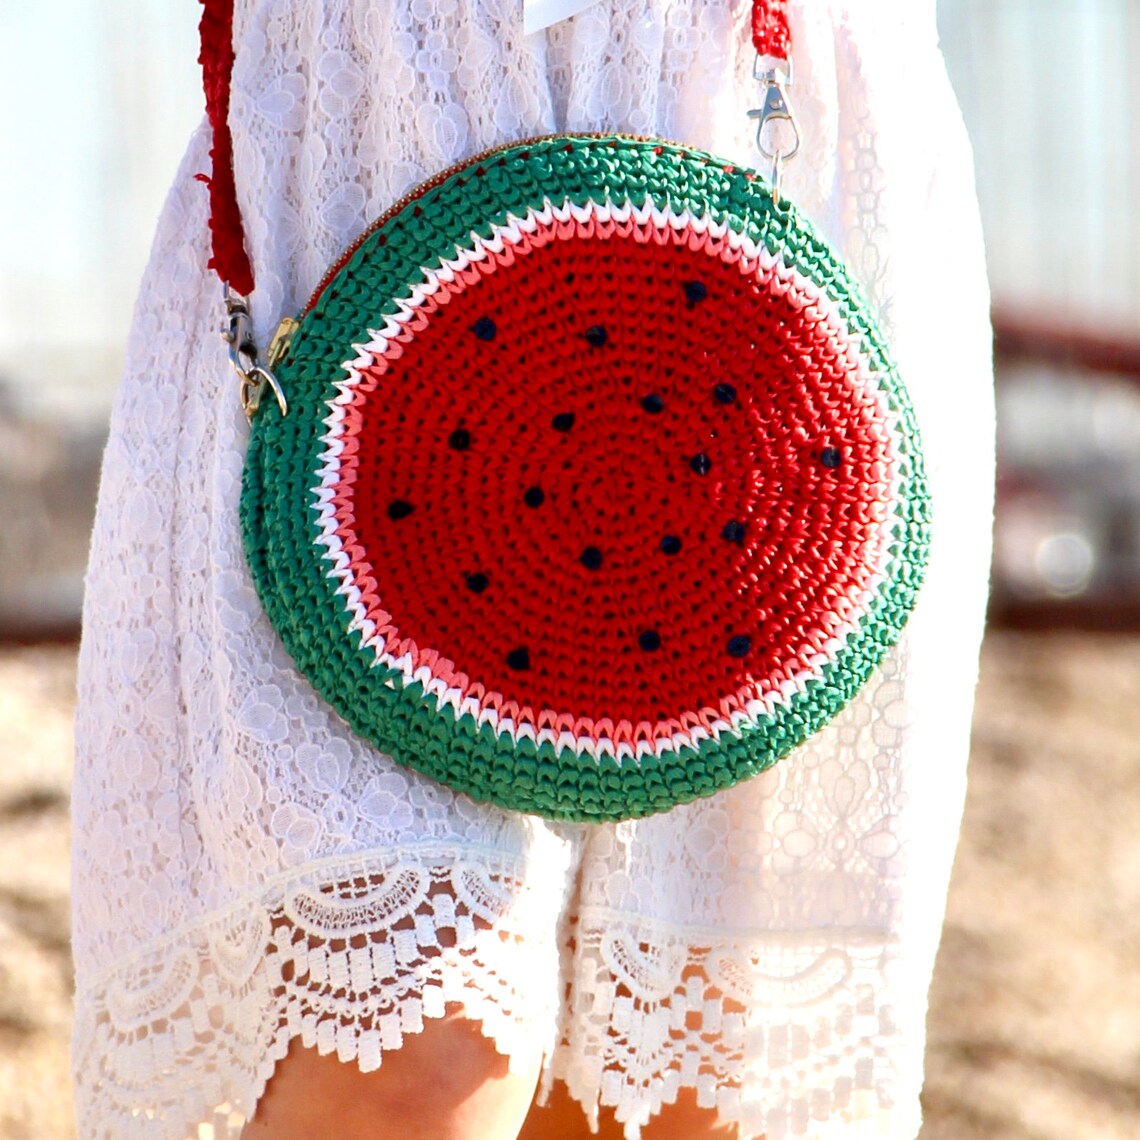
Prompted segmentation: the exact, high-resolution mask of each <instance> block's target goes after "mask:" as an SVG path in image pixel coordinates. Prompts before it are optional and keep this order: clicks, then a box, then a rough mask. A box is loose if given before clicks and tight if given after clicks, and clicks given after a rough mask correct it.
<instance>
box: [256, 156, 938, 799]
mask: <svg viewBox="0 0 1140 1140" xmlns="http://www.w3.org/2000/svg"><path fill="white" fill-rule="evenodd" d="M278 372H279V378H280V380H281V382H282V384H283V385H284V386H285V388H286V392H287V395H288V398H289V401H290V405H291V411H290V413H289V414H288V415H286V416H284V417H282V416H281V414H280V413H279V412H278V411H277V410H275V409H273V410H271V409H269V408H268V407H264V408H263V409H262V410H261V411H260V412H259V414H258V416H257V418H256V421H255V429H254V435H253V438H252V441H251V446H250V451H249V455H248V457H247V465H246V474H245V483H244V492H243V502H242V512H243V524H244V533H245V544H246V551H247V555H248V558H249V561H250V566H251V569H252V571H253V576H254V579H255V582H256V584H257V587H258V591H259V594H260V596H261V598H262V601H263V603H264V605H265V607H266V611H267V613H268V614H269V616H270V618H271V620H272V621H273V623H274V625H275V627H276V628H277V630H278V632H279V633H280V635H281V637H282V640H283V641H284V644H285V646H286V648H287V649H288V650H289V652H290V654H291V655H292V656H293V658H294V659H295V660H296V662H297V664H298V666H299V667H300V669H301V670H302V671H303V672H304V673H305V674H306V675H307V676H309V678H310V679H311V680H312V681H313V683H314V684H315V686H316V687H317V688H318V690H319V691H320V692H321V693H322V695H323V696H324V697H325V699H327V700H328V701H329V703H330V704H331V705H332V706H333V707H334V708H335V709H337V711H338V712H339V713H340V714H341V715H342V716H343V717H344V718H345V719H346V720H347V721H348V722H349V724H350V725H352V727H353V728H354V730H355V731H357V732H358V733H360V734H361V735H362V736H363V737H364V738H365V739H367V740H370V741H372V742H373V743H375V744H376V745H377V746H378V747H380V748H382V749H383V750H384V751H386V752H388V753H389V754H391V755H392V756H393V757H394V758H395V759H397V760H399V761H400V762H401V763H404V764H407V765H409V766H411V767H414V768H416V769H417V770H419V771H422V772H425V773H426V774H428V775H430V776H432V777H434V778H436V779H439V780H441V781H443V782H444V783H447V784H449V785H450V786H451V787H453V788H456V789H457V790H461V791H464V792H466V793H467V794H469V795H471V796H472V797H473V798H475V799H478V800H484V801H491V802H494V803H497V804H499V805H501V806H505V807H509V808H513V809H517V810H521V811H526V812H536V813H538V814H541V815H545V816H547V817H550V818H556V819H569V820H578V821H601V820H611V819H621V818H629V817H635V816H641V815H646V814H650V813H653V812H657V811H661V810H665V809H668V808H670V807H672V806H674V805H675V804H677V803H681V802H685V801H688V800H691V799H694V798H697V797H700V796H705V795H710V794H712V793H713V792H715V791H716V790H718V789H720V788H723V787H727V786H729V785H731V784H733V783H736V782H737V781H739V780H741V779H743V778H746V777H748V776H751V775H754V774H756V773H757V772H760V771H762V770H764V769H765V768H767V767H769V766H770V765H771V764H773V763H774V762H775V761H777V760H778V759H780V758H781V757H782V756H784V755H786V754H787V753H788V752H789V751H791V750H792V749H793V748H794V747H796V746H797V745H798V744H800V743H802V742H803V741H804V740H805V739H806V738H807V737H809V736H810V735H811V734H812V733H814V732H815V731H816V730H818V728H820V727H821V726H822V725H823V724H825V723H827V722H828V721H829V720H831V719H832V718H833V717H834V716H835V714H836V713H838V712H839V711H840V710H841V709H842V708H843V707H844V706H845V705H846V704H847V703H848V701H849V700H850V699H851V697H852V696H854V694H855V693H856V692H857V691H858V690H859V688H860V687H861V685H862V684H863V683H864V682H865V680H866V679H867V677H868V676H869V675H870V673H871V672H872V670H873V669H874V668H875V666H876V665H877V664H878V663H879V661H880V660H881V659H882V657H883V654H884V653H885V652H886V650H887V649H888V648H889V647H890V646H891V645H893V644H894V643H895V642H896V641H897V639H898V635H899V632H900V630H901V628H902V626H903V625H904V623H905V621H906V617H907V615H908V613H909V611H910V609H911V608H912V606H913V603H914V597H915V593H916V590H917V588H918V586H919V584H920V582H921V578H922V571H923V566H924V563H925V558H926V550H927V546H928V542H929V536H928V525H929V505H928V500H927V493H926V487H925V479H924V475H923V467H922V459H921V447H920V443H919V439H918V433H917V428H916V425H915V423H914V418H913V414H912V412H911V409H910V405H909V401H908V398H907V395H906V392H905V389H904V387H903V385H902V383H901V382H900V380H899V378H898V375H897V373H896V371H895V369H894V366H893V364H892V363H891V361H890V359H889V356H888V354H887V350H886V347H885V344H884V341H883V338H882V337H881V336H880V334H879V333H878V331H877V329H876V328H875V326H874V323H873V321H872V320H871V319H870V317H869V315H868V313H867V310H866V306H865V305H864V303H863V302H862V300H861V299H860V297H859V296H858V293H857V291H856V290H855V288H854V287H853V285H852V283H851V281H850V280H849V278H848V276H847V274H846V272H845V270H844V269H843V267H842V266H841V264H840V263H839V261H838V260H837V258H836V257H835V256H834V254H833V253H832V252H831V251H830V250H829V248H828V247H827V245H826V243H825V242H823V241H822V239H820V238H819V237H818V236H817V235H816V234H815V232H814V231H813V229H812V227H811V226H810V224H809V223H808V222H807V221H806V220H805V219H803V218H802V217H801V216H800V215H798V213H797V212H796V210H795V209H794V207H792V206H790V205H788V204H787V203H783V202H780V203H777V202H774V201H773V198H772V194H771V190H770V187H769V186H768V185H767V183H766V182H765V181H764V180H763V179H761V178H759V177H758V176H757V175H755V174H753V173H752V172H750V171H745V170H741V169H737V168H735V167H733V166H732V165H730V164H726V163H724V162H723V161H721V160H719V159H715V158H713V157H712V156H711V155H708V154H705V153H702V152H697V151H691V150H687V149H684V148H682V147H679V146H674V145H671V144H665V143H662V142H659V141H653V140H637V139H631V138H625V137H591V136H555V137H552V138H548V139H542V140H530V141H528V142H524V143H519V144H514V145H510V146H507V147H504V148H501V149H499V150H498V151H496V152H494V153H493V154H491V155H487V156H482V157H480V158H478V159H475V160H473V161H471V162H470V163H468V164H464V165H462V166H461V167H459V168H457V169H455V170H453V171H450V172H446V173H445V175H443V176H440V177H439V178H436V179H433V180H431V181H430V182H428V183H427V184H426V185H425V186H424V187H422V188H420V189H419V190H418V191H417V192H415V193H413V194H411V195H409V196H408V199H407V200H405V201H403V202H401V203H399V204H398V206H397V208H395V209H394V210H393V211H391V212H390V213H389V215H386V216H384V217H382V218H381V219H380V221H379V223H377V224H376V225H374V226H373V227H371V228H370V230H369V231H368V232H367V233H366V234H365V236H364V237H363V239H362V240H361V241H360V242H358V243H356V244H355V245H354V246H353V247H351V248H350V250H349V251H348V253H347V254H346V255H345V257H344V258H342V259H341V261H340V263H339V264H338V265H337V266H334V269H333V271H331V272H330V274H329V275H328V276H327V277H326V279H325V281H323V282H322V283H321V285H320V286H318V289H317V291H316V293H315V294H314V296H313V298H312V300H311V301H310V303H309V305H308V306H307V307H306V309H305V311H304V313H303V315H302V326H301V329H300V331H299V332H298V333H297V334H296V335H295V337H294V339H293V341H292V344H291V349H290V352H289V356H288V358H287V359H286V360H285V362H284V363H283V364H282V365H281V366H280V368H279V369H278Z"/></svg>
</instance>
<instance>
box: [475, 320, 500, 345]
mask: <svg viewBox="0 0 1140 1140" xmlns="http://www.w3.org/2000/svg"><path fill="white" fill-rule="evenodd" d="M471 331H472V332H473V333H474V334H475V335H476V336H477V337H478V338H479V340H494V339H495V333H496V332H497V331H498V330H497V329H496V328H495V322H494V321H493V320H491V318H490V317H480V318H479V319H478V320H477V321H476V322H475V323H474V324H473V325H472V326H471Z"/></svg>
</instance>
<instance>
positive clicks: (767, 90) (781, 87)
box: [748, 55, 800, 202]
mask: <svg viewBox="0 0 1140 1140" xmlns="http://www.w3.org/2000/svg"><path fill="white" fill-rule="evenodd" d="M752 74H753V75H754V76H755V78H756V79H757V80H758V81H759V82H760V83H762V84H763V85H764V88H763V91H764V103H763V105H762V106H760V107H758V108H756V109H755V110H752V111H749V112H748V117H749V118H750V119H756V120H757V123H756V148H757V150H759V151H760V153H761V154H762V155H763V156H764V157H765V158H767V159H771V162H772V197H773V199H774V200H775V201H777V202H778V201H779V200H780V176H781V174H782V172H783V164H784V163H785V162H787V160H788V159H790V158H794V157H795V155H796V154H798V153H799V149H800V124H799V122H798V121H797V119H796V116H795V112H794V111H793V110H792V107H791V104H790V103H789V101H788V88H789V87H790V86H791V85H792V61H791V60H790V59H786V60H783V59H781V60H777V59H773V58H772V57H771V56H760V55H758V56H757V57H756V62H755V64H754V65H753V68H752Z"/></svg>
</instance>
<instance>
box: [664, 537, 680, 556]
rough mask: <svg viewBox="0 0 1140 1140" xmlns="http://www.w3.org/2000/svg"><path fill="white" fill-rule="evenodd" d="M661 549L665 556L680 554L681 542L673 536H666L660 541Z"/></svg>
mask: <svg viewBox="0 0 1140 1140" xmlns="http://www.w3.org/2000/svg"><path fill="white" fill-rule="evenodd" d="M661 549H662V550H663V551H665V553H666V554H680V553H681V540H680V539H679V538H678V537H677V536H676V535H675V534H667V535H666V536H665V537H664V538H663V539H662V540H661Z"/></svg>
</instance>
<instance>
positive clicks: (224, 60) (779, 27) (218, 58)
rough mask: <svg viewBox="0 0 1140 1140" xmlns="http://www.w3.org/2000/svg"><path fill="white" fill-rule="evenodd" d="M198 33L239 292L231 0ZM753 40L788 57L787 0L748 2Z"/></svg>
mask: <svg viewBox="0 0 1140 1140" xmlns="http://www.w3.org/2000/svg"><path fill="white" fill-rule="evenodd" d="M200 2H201V4H202V6H203V11H202V22H201V24H200V26H199V31H200V33H201V37H202V50H201V54H200V55H199V56H198V62H199V63H200V64H201V65H202V86H203V87H204V89H205V92H206V116H207V118H208V119H209V120H210V127H211V129H212V130H213V132H214V142H213V147H212V148H211V150H210V161H211V169H210V173H209V174H200V175H198V177H199V178H200V179H201V180H202V181H203V182H205V183H206V184H207V185H208V186H209V188H210V233H211V235H212V240H213V256H212V257H211V258H210V268H211V269H214V270H216V271H217V274H218V276H219V277H220V278H221V279H222V281H223V282H224V283H225V284H226V285H228V286H229V287H230V288H231V289H232V290H234V291H235V292H237V293H240V294H242V295H243V296H248V295H249V294H250V293H251V292H252V291H253V270H252V268H251V266H250V264H249V257H248V256H247V254H246V251H245V241H244V234H243V231H242V224H241V211H240V209H239V208H238V203H237V189H236V187H235V185H234V164H233V140H232V138H231V136H230V126H229V114H230V74H231V72H232V71H233V66H234V45H233V24H234V0H200ZM752 43H753V45H754V46H755V48H756V51H757V53H758V54H759V55H761V56H771V57H774V58H776V59H785V60H786V59H788V58H789V55H790V51H791V33H790V31H789V28H788V0H752Z"/></svg>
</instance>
